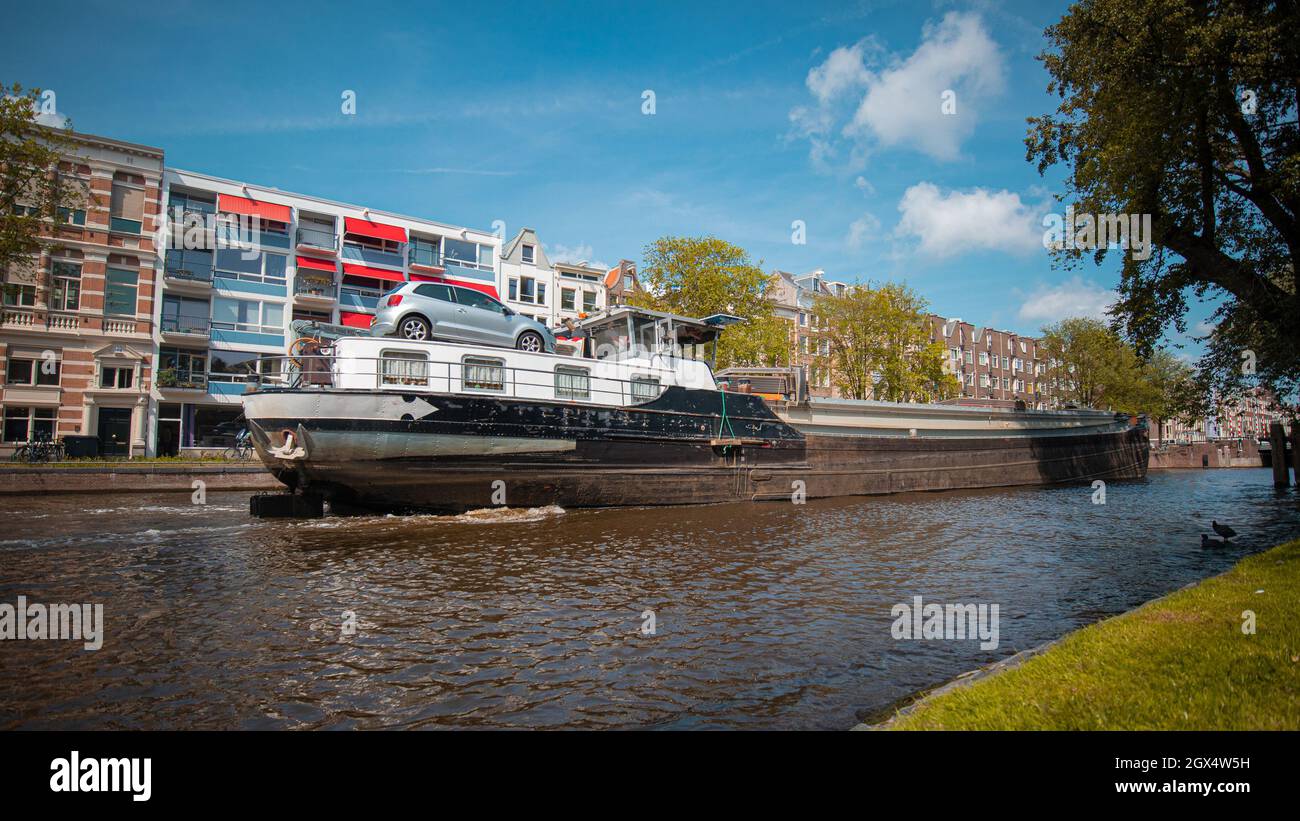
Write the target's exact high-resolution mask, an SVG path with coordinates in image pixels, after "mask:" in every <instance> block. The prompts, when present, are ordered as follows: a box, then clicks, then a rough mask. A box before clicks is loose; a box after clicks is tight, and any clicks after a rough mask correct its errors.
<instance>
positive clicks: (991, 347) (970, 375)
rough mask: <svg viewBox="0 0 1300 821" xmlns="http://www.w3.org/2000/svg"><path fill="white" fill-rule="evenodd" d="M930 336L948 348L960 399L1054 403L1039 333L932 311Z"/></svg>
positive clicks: (1002, 403) (1033, 404) (1011, 403)
mask: <svg viewBox="0 0 1300 821" xmlns="http://www.w3.org/2000/svg"><path fill="white" fill-rule="evenodd" d="M930 338H931V340H932V341H938V342H942V343H943V346H944V348H945V349H946V350H947V352H948V355H947V359H946V365H945V369H946V370H948V372H949V373H952V374H953V375H955V376H956V377H957V381H958V382H960V383H961V394H960V398H959V399H958V401H959V402H962V403H963V404H966V403H968V402H969V403H976V404H993V405H1000V406H1014V405H1015V403H1016V402H1024V403H1025V406H1026V407H1029V408H1035V409H1038V410H1046V409H1048V408H1051V407H1053V406H1054V403H1053V399H1052V391H1051V386H1050V384H1049V377H1048V367H1047V361H1046V359H1044V357H1043V356H1042V354H1041V352H1040V350H1039V342H1038V340H1037V339H1035V338H1034V337H1031V336H1022V335H1020V334H1017V333H1013V332H1011V331H999V330H995V329H993V328H981V327H978V326H976V325H973V324H971V323H969V322H963V321H962V320H961V319H960V318H952V319H947V318H945V317H941V316H933V315H932V316H931V317H930Z"/></svg>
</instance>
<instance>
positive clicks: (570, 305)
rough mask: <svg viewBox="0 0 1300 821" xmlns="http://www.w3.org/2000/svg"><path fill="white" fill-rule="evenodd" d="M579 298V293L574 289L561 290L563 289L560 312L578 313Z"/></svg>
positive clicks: (561, 291)
mask: <svg viewBox="0 0 1300 821" xmlns="http://www.w3.org/2000/svg"><path fill="white" fill-rule="evenodd" d="M577 297H578V292H577V291H575V290H574V289H572V288H561V289H560V310H561V311H576V310H578V308H577V304H578V303H577Z"/></svg>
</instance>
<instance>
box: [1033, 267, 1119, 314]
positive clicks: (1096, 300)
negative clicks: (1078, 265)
mask: <svg viewBox="0 0 1300 821" xmlns="http://www.w3.org/2000/svg"><path fill="white" fill-rule="evenodd" d="M1117 298H1118V297H1117V296H1116V295H1115V292H1114V291H1109V290H1107V289H1105V288H1102V287H1101V286H1100V285H1095V284H1093V283H1091V282H1085V281H1084V280H1083V279H1082V278H1080V277H1077V276H1076V277H1074V278H1073V279H1071V280H1069V281H1068V282H1062V283H1061V284H1060V285H1055V286H1052V287H1048V286H1045V285H1044V286H1039V288H1038V289H1037V290H1035V291H1034V292H1033V293H1032V294H1030V295H1029V298H1028V299H1026V300H1025V301H1024V303H1023V304H1022V305H1021V306H1020V312H1019V316H1020V318H1021V319H1022V320H1025V321H1027V322H1041V323H1043V324H1047V323H1051V322H1059V321H1060V320H1062V319H1068V318H1070V317H1076V316H1088V317H1092V318H1093V319H1106V318H1107V317H1106V309H1107V308H1109V307H1110V306H1111V305H1113V304H1114V303H1115V300H1116V299H1117Z"/></svg>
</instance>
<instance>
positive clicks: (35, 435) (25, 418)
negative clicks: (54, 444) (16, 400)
mask: <svg viewBox="0 0 1300 821" xmlns="http://www.w3.org/2000/svg"><path fill="white" fill-rule="evenodd" d="M54 416H55V409H54V408H15V407H6V408H5V415H4V441H6V442H28V441H31V440H33V439H41V438H48V439H53V438H54Z"/></svg>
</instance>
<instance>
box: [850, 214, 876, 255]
mask: <svg viewBox="0 0 1300 821" xmlns="http://www.w3.org/2000/svg"><path fill="white" fill-rule="evenodd" d="M879 233H880V220H878V219H876V218H875V216H874V215H872V214H863V215H862V216H860V217H858V218H857V219H856V220H854V221H853V223H852V224H851V225H849V235H848V237H847V238H846V239H845V242H847V243H848V246H849V247H850V248H852V249H854V250H857V249H859V248H861V247H862V245H863V244H864V243H865V242H866V241H867V240H869V239H871V238H872V237H873V236H876V235H878V234H879Z"/></svg>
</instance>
